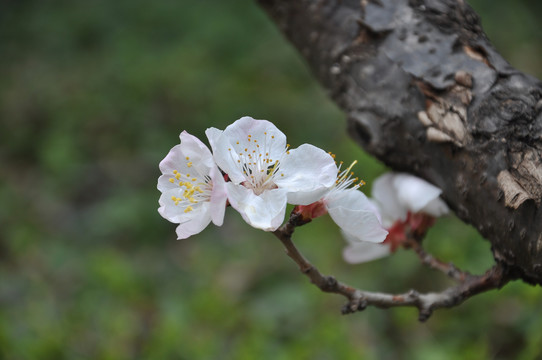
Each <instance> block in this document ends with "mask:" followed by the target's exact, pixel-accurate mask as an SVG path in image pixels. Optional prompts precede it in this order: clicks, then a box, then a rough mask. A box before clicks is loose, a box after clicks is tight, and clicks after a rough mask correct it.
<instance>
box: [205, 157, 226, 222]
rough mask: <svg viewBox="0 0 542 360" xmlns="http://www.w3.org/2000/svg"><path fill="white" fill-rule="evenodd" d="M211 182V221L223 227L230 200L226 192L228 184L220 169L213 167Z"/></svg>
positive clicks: (210, 173)
mask: <svg viewBox="0 0 542 360" xmlns="http://www.w3.org/2000/svg"><path fill="white" fill-rule="evenodd" d="M209 176H210V177H211V181H212V183H213V189H212V190H211V200H210V203H211V206H210V212H211V219H212V220H213V224H215V225H217V226H221V225H222V223H223V222H224V213H225V212H226V202H227V200H228V194H227V192H226V182H225V181H224V177H223V176H222V173H221V172H220V170H218V168H217V167H216V165H215V166H213V167H212V168H211V171H210V172H209Z"/></svg>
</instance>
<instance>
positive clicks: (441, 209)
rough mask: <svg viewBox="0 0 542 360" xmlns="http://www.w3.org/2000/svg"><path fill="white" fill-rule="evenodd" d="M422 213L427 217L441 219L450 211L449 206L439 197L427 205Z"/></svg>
mask: <svg viewBox="0 0 542 360" xmlns="http://www.w3.org/2000/svg"><path fill="white" fill-rule="evenodd" d="M421 211H422V212H424V213H426V214H427V215H431V216H434V217H440V216H443V215H446V214H448V213H449V212H450V209H449V208H448V205H446V203H445V202H444V201H443V200H442V199H441V198H440V197H438V198H436V199H433V200H432V201H430V202H429V203H428V204H427V205H425V206H424V207H423V209H422V210H421Z"/></svg>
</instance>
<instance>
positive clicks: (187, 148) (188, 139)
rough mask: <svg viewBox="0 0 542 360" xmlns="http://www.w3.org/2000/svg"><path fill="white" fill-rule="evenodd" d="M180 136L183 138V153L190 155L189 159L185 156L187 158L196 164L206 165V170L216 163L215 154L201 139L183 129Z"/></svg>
mask: <svg viewBox="0 0 542 360" xmlns="http://www.w3.org/2000/svg"><path fill="white" fill-rule="evenodd" d="M179 138H180V139H181V147H182V150H183V154H184V155H185V156H186V157H188V159H186V157H185V160H187V161H190V162H191V163H192V164H193V165H194V166H200V165H203V166H205V167H204V168H203V169H205V170H204V171H206V172H208V171H209V169H210V168H211V167H212V166H214V165H215V162H214V160H213V154H211V151H210V150H209V148H208V147H207V145H205V144H204V143H203V142H201V140H200V139H198V138H197V137H195V136H193V135H190V134H189V133H187V132H186V131H183V132H182V133H181V135H180V136H179Z"/></svg>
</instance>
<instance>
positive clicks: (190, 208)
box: [184, 206, 194, 213]
mask: <svg viewBox="0 0 542 360" xmlns="http://www.w3.org/2000/svg"><path fill="white" fill-rule="evenodd" d="M192 210H194V209H193V208H192V206H187V207H186V209H184V212H185V213H187V212H190V211H192Z"/></svg>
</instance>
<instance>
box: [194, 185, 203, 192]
mask: <svg viewBox="0 0 542 360" xmlns="http://www.w3.org/2000/svg"><path fill="white" fill-rule="evenodd" d="M194 190H196V191H197V192H199V193H202V192H203V190H201V188H200V187H199V186H196V187H195V188H194Z"/></svg>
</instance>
